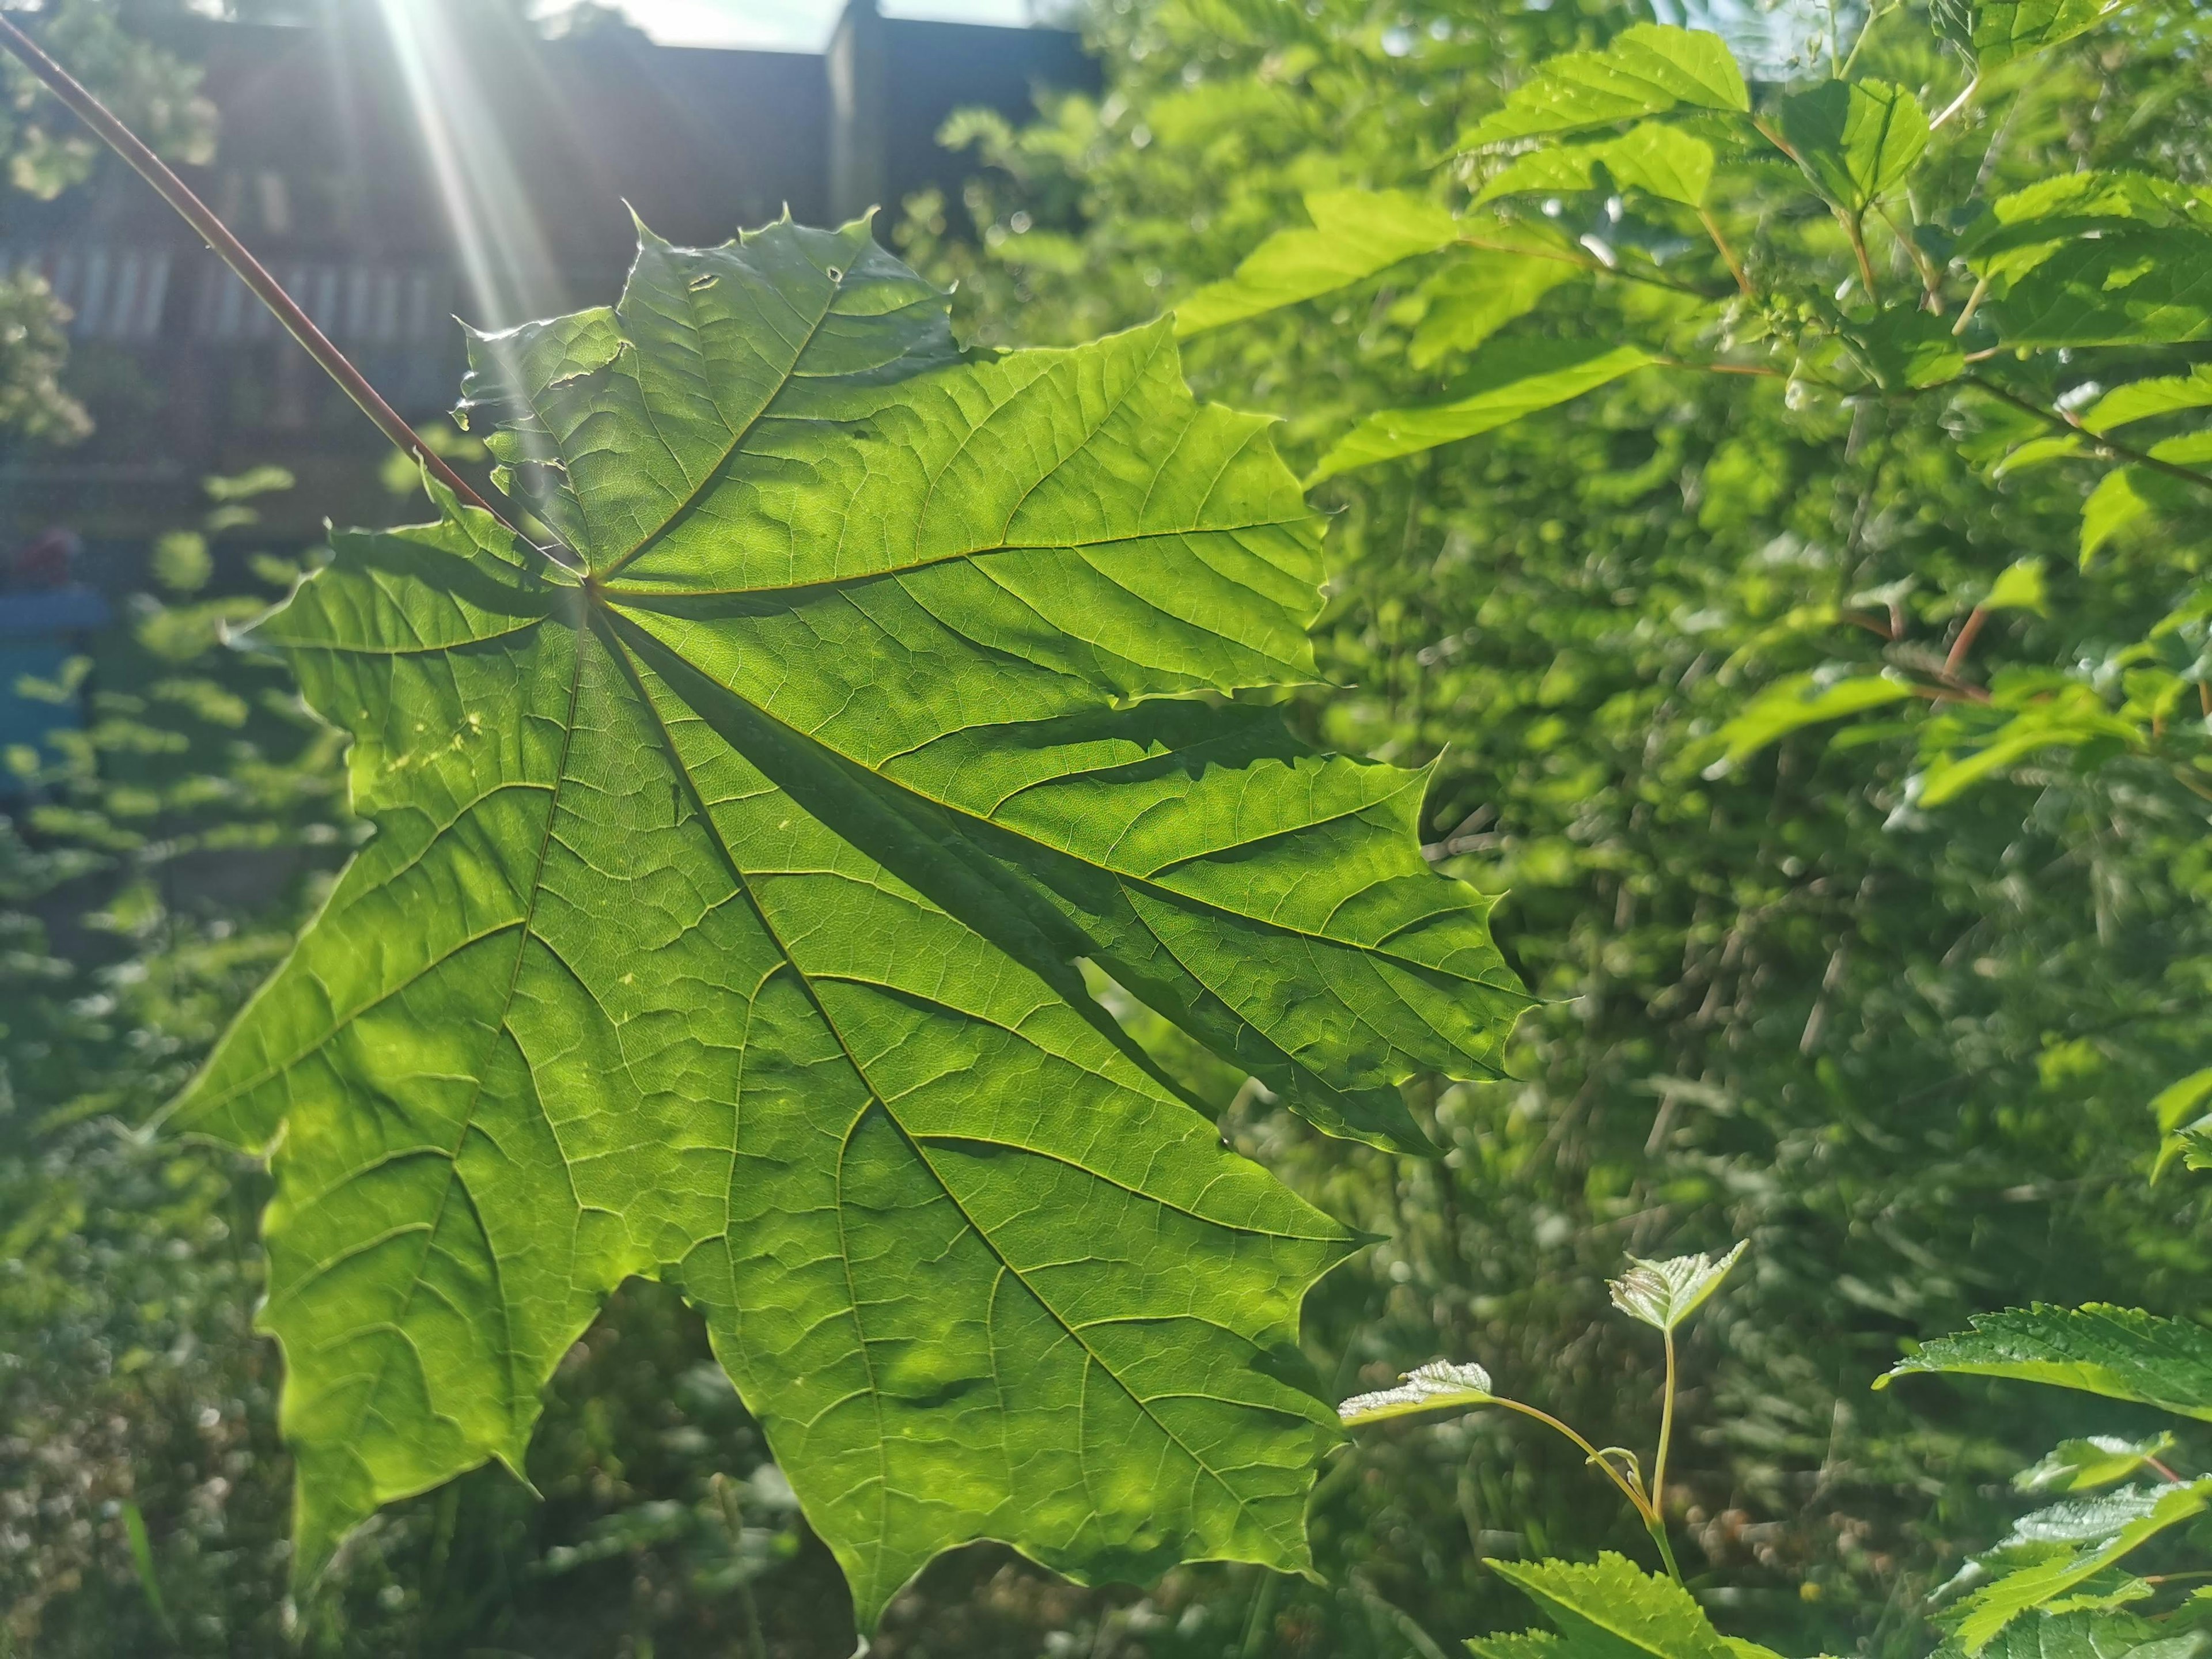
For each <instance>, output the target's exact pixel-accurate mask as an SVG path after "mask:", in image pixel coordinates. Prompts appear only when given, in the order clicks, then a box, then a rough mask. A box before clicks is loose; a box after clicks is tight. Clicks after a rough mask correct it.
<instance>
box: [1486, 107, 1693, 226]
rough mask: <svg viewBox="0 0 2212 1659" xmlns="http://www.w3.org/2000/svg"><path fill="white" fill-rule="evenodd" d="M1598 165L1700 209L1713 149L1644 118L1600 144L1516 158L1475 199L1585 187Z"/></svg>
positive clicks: (1630, 184) (1624, 183) (1634, 185)
mask: <svg viewBox="0 0 2212 1659" xmlns="http://www.w3.org/2000/svg"><path fill="white" fill-rule="evenodd" d="M1599 167H1603V168H1604V169H1605V170H1606V172H1607V173H1610V174H1611V175H1612V178H1613V182H1614V183H1615V184H1617V185H1620V186H1621V187H1622V188H1624V189H1627V190H1640V191H1644V193H1645V194H1646V195H1650V196H1656V197H1659V198H1660V199H1661V200H1662V201H1668V202H1680V203H1681V204H1683V205H1684V206H1686V207H1702V206H1703V205H1704V204H1705V194H1706V192H1707V191H1710V190H1711V188H1712V182H1713V147H1712V146H1711V144H1709V143H1705V140H1704V139H1702V138H1696V137H1692V136H1691V135H1690V134H1688V133H1686V132H1684V131H1680V129H1678V128H1675V127H1671V126H1668V125H1665V124H1664V123H1662V122H1658V121H1646V122H1644V123H1643V124H1642V125H1638V126H1636V127H1633V128H1631V129H1630V130H1629V131H1626V132H1625V133H1623V134H1622V135H1621V136H1620V137H1618V138H1611V139H1607V140H1605V141H1604V142H1602V143H1593V144H1554V145H1548V146H1547V147H1546V148H1544V149H1535V150H1531V151H1529V153H1528V155H1521V156H1516V157H1515V158H1514V160H1513V161H1510V162H1509V163H1508V164H1507V165H1506V166H1505V167H1504V168H1503V169H1502V170H1501V171H1500V172H1499V173H1498V174H1497V175H1496V176H1495V177H1493V178H1492V179H1490V181H1489V182H1488V183H1486V184H1485V185H1483V187H1482V189H1481V191H1480V193H1479V194H1477V196H1476V197H1475V198H1474V199H1475V200H1476V202H1477V203H1483V202H1490V201H1494V200H1496V199H1497V198H1498V197H1501V196H1514V195H1522V194H1526V193H1528V192H1530V191H1580V190H1589V189H1592V188H1594V187H1595V180H1596V175H1597V169H1598V168H1599Z"/></svg>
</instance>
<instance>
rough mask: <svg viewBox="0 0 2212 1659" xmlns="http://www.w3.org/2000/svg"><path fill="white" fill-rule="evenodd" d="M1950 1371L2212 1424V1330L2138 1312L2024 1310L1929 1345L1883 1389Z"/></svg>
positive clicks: (2097, 1307)
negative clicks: (2137, 1406) (2006, 1379)
mask: <svg viewBox="0 0 2212 1659" xmlns="http://www.w3.org/2000/svg"><path fill="white" fill-rule="evenodd" d="M1920 1371H1942V1372H1949V1373H1953V1374H1956V1375H1960V1376H2004V1377H2011V1378H2013V1379H2015V1380H2016V1381H2018V1382H2022V1383H2050V1384H2051V1386H2053V1387H2054V1388H2061V1389H2080V1390H2081V1391H2082V1392H2083V1393H2085V1394H2096V1395H2104V1396H2106V1398H2107V1399H2112V1400H2132V1401H2137V1402H2139V1403H2141V1404H2142V1405H2146V1406H2156V1407H2160V1409H2161V1410H2164V1411H2169V1412H2172V1413H2176V1414H2178V1415H2179V1416H2182V1417H2194V1418H2198V1419H2202V1420H2203V1421H2205V1422H2208V1423H2212V1331H2207V1330H2206V1329H2205V1328H2203V1326H2201V1325H2197V1324H2193V1323H2191V1322H2189V1321H2186V1320H2180V1319H2158V1318H2154V1317H2153V1316H2151V1315H2149V1314H2147V1313H2140V1312H2138V1311H2136V1310H2134V1309H2132V1308H2115V1307H2112V1306H2110V1305H2109V1304H2104V1303H2091V1304H2088V1305H2087V1306H2086V1307H2081V1308H2046V1307H2041V1306H2037V1307H2033V1308H2016V1309H2012V1310H2008V1311H2007V1312H2004V1313H1996V1314H1983V1315H1980V1316H1978V1317H1977V1318H1976V1319H1975V1320H1974V1321H1973V1328H1972V1330H1969V1331H1966V1332H1963V1333H1961V1334H1959V1335H1957V1336H1944V1337H1938V1338H1936V1340H1934V1341H1932V1342H1929V1343H1925V1344H1923V1346H1922V1347H1921V1349H1920V1351H1919V1352H1917V1353H1916V1354H1914V1355H1912V1357H1911V1358H1909V1359H1904V1360H1900V1361H1899V1363H1898V1364H1896V1365H1894V1366H1893V1367H1892V1368H1891V1369H1890V1370H1889V1372H1888V1374H1887V1376H1882V1377H1881V1378H1879V1379H1877V1380H1876V1381H1875V1387H1876V1388H1877V1389H1881V1388H1887V1386H1888V1385H1889V1384H1890V1383H1891V1382H1892V1381H1893V1380H1894V1379H1896V1378H1898V1377H1900V1376H1910V1375H1911V1374H1913V1373H1915V1372H1920Z"/></svg>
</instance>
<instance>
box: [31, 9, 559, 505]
mask: <svg viewBox="0 0 2212 1659" xmlns="http://www.w3.org/2000/svg"><path fill="white" fill-rule="evenodd" d="M0 46H4V47H6V48H7V50H8V51H9V52H12V53H14V54H15V57H16V58H19V59H21V62H22V64H23V65H24V67H26V68H27V69H28V70H30V71H31V73H32V74H33V75H35V76H38V77H39V79H40V81H42V82H45V83H46V87H47V88H48V90H50V91H51V92H52V94H54V96H55V97H57V98H58V99H60V100H62V102H63V103H64V104H66V105H68V106H69V107H70V110H71V111H72V112H74V113H75V114H76V118H78V119H79V120H81V121H82V122H83V123H84V124H85V125H87V126H88V127H90V128H91V129H92V131H94V134H95V135H97V136H98V137H99V138H100V141H101V142H102V143H105V144H106V146H107V147H108V148H109V149H112V150H113V151H114V152H115V153H116V154H117V155H120V156H121V157H122V158H123V159H124V160H125V161H128V162H129V163H130V164H131V167H133V168H134V169H135V170H136V171H137V173H138V174H139V176H140V177H141V178H143V179H145V180H146V182H147V183H148V184H149V185H153V186H154V188H155V190H156V191H160V192H161V197H162V199H164V200H165V201H167V203H168V204H169V205H170V206H171V207H173V208H174V209H176V210H177V211H178V212H179V214H180V215H182V216H184V219H185V222H186V223H187V224H189V225H191V228H193V229H194V230H196V231H197V232H198V233H199V234H200V236H201V238H202V239H203V240H205V242H206V243H207V245H208V246H210V248H213V249H214V250H215V252H216V255H217V257H219V258H221V259H222V262H223V263H224V264H227V265H228V266H229V267H230V268H231V269H232V270H234V271H235V272H237V273H238V278H239V280H240V282H242V283H245V284H246V287H247V288H248V289H252V293H253V295H254V297H255V298H257V299H258V300H259V301H261V303H262V304H264V305H265V306H267V307H269V309H270V311H271V312H273V313H275V314H276V320H277V321H278V322H280V323H282V324H283V325H284V327H285V330H286V331H287V332H289V334H290V335H291V336H292V337H293V338H294V339H295V340H297V341H298V342H299V343H301V345H302V346H303V347H305V348H306V349H307V355H308V356H311V357H313V359H314V360H315V362H317V364H319V366H320V367H321V368H322V370H323V372H324V373H325V374H328V375H329V376H330V377H331V379H332V380H336V381H337V383H338V385H339V386H341V387H343V389H344V392H345V394H346V396H347V397H349V398H352V399H353V401H354V404H355V405H356V407H357V408H359V409H360V410H361V411H362V414H364V415H366V416H368V418H369V419H370V420H371V421H373V422H375V424H376V429H377V430H378V431H380V432H381V433H382V434H383V435H385V436H386V438H388V439H390V440H391V441H392V443H393V445H394V446H396V447H398V449H399V450H400V451H401V452H402V453H404V454H409V455H412V456H414V457H415V458H416V460H418V461H419V462H421V463H422V465H423V466H424V467H425V468H426V469H428V471H429V473H430V475H431V476H432V477H435V478H436V479H437V480H438V482H439V483H442V484H444V485H445V486H446V488H447V489H450V490H452V491H453V494H454V495H456V496H457V497H459V499H460V500H461V501H464V502H465V503H466V504H467V505H469V506H471V507H477V508H478V509H479V510H481V511H483V512H485V513H490V514H491V516H492V517H493V518H494V519H496V520H499V522H500V524H501V526H503V527H505V528H506V530H507V532H508V533H509V534H510V535H513V536H515V537H516V538H517V539H518V540H519V539H521V537H520V532H517V531H516V530H515V529H514V526H512V525H509V524H507V520H505V519H504V518H502V517H501V515H500V513H499V512H498V511H497V510H496V509H495V508H494V507H492V505H491V503H490V502H489V501H485V500H484V498H483V496H481V495H478V494H477V492H476V491H475V490H474V489H471V487H470V486H469V483H468V481H467V480H466V479H465V478H463V477H461V475H460V474H459V473H458V472H456V471H453V468H452V467H450V466H448V465H447V464H446V463H445V461H444V460H443V459H441V457H439V456H438V455H436V454H434V453H432V452H431V450H430V447H429V446H428V444H426V443H424V442H423V441H422V439H421V437H419V436H418V435H416V431H415V428H412V427H410V426H409V425H408V424H407V422H405V421H404V420H402V419H401V418H400V417H399V412H398V410H395V409H393V408H392V405H391V404H388V403H386V401H385V400H384V398H383V396H382V395H381V394H380V392H378V391H377V389H376V388H375V387H374V386H371V385H370V384H369V383H368V377H367V376H365V375H364V374H362V372H361V371H360V370H359V369H357V368H355V367H354V366H353V364H352V362H350V361H349V360H348V358H347V357H346V355H345V354H344V353H343V352H342V351H340V350H339V349H337V346H335V345H333V344H331V341H330V338H329V337H328V336H326V335H325V334H324V332H323V331H322V330H321V329H319V328H318V327H316V326H315V321H314V319H313V318H312V317H310V316H308V315H307V313H306V312H304V311H302V310H301V308H300V306H299V302H298V301H295V300H294V299H293V298H292V296H291V295H289V294H287V293H286V292H285V291H284V289H283V284H281V283H278V282H277V280H276V278H275V277H274V276H270V274H269V272H268V270H266V269H265V268H264V266H263V265H262V264H261V262H260V261H259V260H258V259H257V258H254V257H253V255H252V253H250V252H247V251H246V245H245V244H244V243H243V242H241V241H240V240H238V238H237V237H236V236H234V235H233V234H231V231H230V228H229V227H228V225H226V224H224V223H223V222H222V220H221V219H219V218H217V217H216V215H215V213H214V212H213V210H210V208H209V207H208V205H207V204H206V203H204V202H203V201H201V200H200V198H199V197H197V196H196V195H194V194H193V193H192V191H191V188H190V187H189V186H188V185H186V184H185V181H184V180H183V179H179V178H178V177H177V175H176V174H175V173H173V172H172V171H171V170H170V168H169V166H168V164H167V162H165V161H162V160H161V157H160V156H158V155H155V154H154V152H153V151H152V150H151V149H149V148H148V147H147V145H146V143H145V142H144V141H143V139H141V138H140V137H138V135H137V133H135V132H133V131H131V129H130V128H129V127H127V126H125V125H124V124H123V122H122V120H121V119H120V118H118V117H117V116H116V114H115V113H114V112H112V110H110V109H109V108H108V107H107V106H106V105H105V104H103V103H101V102H100V100H99V99H97V98H95V97H94V96H93V95H92V94H91V93H90V92H89V91H88V90H87V89H86V88H85V87H84V86H83V85H82V83H81V82H78V81H77V79H76V77H75V76H72V75H70V72H69V71H68V70H65V69H64V68H63V67H62V66H61V65H60V64H58V63H56V62H55V61H54V60H53V59H52V58H49V57H48V56H46V52H44V51H43V50H42V49H41V48H40V46H39V44H38V43H37V42H36V41H34V40H32V39H31V37H30V36H29V35H27V34H26V33H23V31H22V30H21V29H19V28H17V27H15V25H14V24H13V23H11V22H9V21H8V20H7V18H6V17H4V16H0Z"/></svg>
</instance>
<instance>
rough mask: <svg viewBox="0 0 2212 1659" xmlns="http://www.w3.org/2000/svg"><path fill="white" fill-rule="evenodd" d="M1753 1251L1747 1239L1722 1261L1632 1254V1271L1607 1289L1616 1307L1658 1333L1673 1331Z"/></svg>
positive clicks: (1609, 1283) (1630, 1262) (1709, 1258)
mask: <svg viewBox="0 0 2212 1659" xmlns="http://www.w3.org/2000/svg"><path fill="white" fill-rule="evenodd" d="M1750 1248H1751V1244H1750V1242H1749V1241H1748V1240H1747V1241H1745V1242H1744V1243H1741V1244H1738V1245H1737V1246H1736V1247H1735V1249H1732V1250H1730V1251H1729V1253H1728V1254H1727V1255H1724V1256H1723V1257H1721V1258H1720V1259H1719V1260H1718V1261H1715V1260H1714V1259H1713V1258H1712V1257H1711V1256H1709V1255H1705V1254H1704V1253H1703V1252H1700V1253H1699V1254H1698V1255H1678V1256H1671V1257H1669V1258H1668V1260H1666V1261H1644V1259H1643V1258H1642V1257H1640V1256H1633V1255H1632V1256H1631V1257H1629V1258H1628V1262H1629V1267H1628V1271H1627V1272H1626V1273H1623V1274H1622V1275H1621V1276H1620V1278H1618V1279H1607V1281H1606V1289H1607V1291H1610V1292H1611V1293H1612V1295H1613V1306H1614V1307H1616V1308H1618V1309H1620V1311H1621V1312H1623V1313H1625V1314H1626V1315H1627V1316H1629V1317H1630V1318H1631V1319H1639V1320H1642V1321H1643V1322H1644V1323H1645V1324H1647V1325H1649V1326H1651V1327H1652V1328H1654V1329H1656V1330H1662V1331H1671V1330H1673V1329H1674V1328H1675V1327H1676V1326H1678V1325H1680V1323H1681V1322H1683V1321H1684V1320H1686V1319H1687V1318H1688V1317H1689V1316H1691V1315H1692V1314H1693V1313H1695V1312H1697V1310H1699V1308H1702V1307H1703V1306H1705V1303H1706V1301H1707V1299H1708V1298H1710V1297H1711V1295H1712V1293H1713V1292H1714V1291H1717V1290H1718V1289H1720V1287H1721V1281H1722V1280H1723V1279H1726V1278H1727V1277H1728V1276H1729V1269H1730V1268H1732V1267H1735V1264H1736V1263H1737V1262H1739V1261H1741V1260H1742V1259H1743V1253H1744V1252H1745V1251H1746V1250H1747V1249H1750Z"/></svg>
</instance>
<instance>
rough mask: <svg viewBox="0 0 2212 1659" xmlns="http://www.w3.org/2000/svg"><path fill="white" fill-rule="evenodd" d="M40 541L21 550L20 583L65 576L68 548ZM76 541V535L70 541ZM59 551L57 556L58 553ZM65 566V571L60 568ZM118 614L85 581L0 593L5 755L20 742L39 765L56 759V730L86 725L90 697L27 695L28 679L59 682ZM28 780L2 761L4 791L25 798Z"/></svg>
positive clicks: (0, 714)
mask: <svg viewBox="0 0 2212 1659" xmlns="http://www.w3.org/2000/svg"><path fill="white" fill-rule="evenodd" d="M70 539H71V540H74V538H70ZM51 541H52V538H51V537H42V538H40V542H38V543H33V544H32V547H31V548H29V549H27V550H25V553H26V554H27V555H28V556H25V555H23V554H19V555H18V556H17V558H16V573H17V575H18V578H19V580H20V579H21V578H22V577H24V576H30V577H32V579H33V580H36V579H37V578H38V577H39V576H41V575H45V576H48V577H49V579H51V576H52V574H62V573H65V572H66V569H67V557H68V552H69V550H68V549H66V548H64V549H52V548H51V547H50V546H47V545H42V544H48V543H50V542H51ZM56 552H58V553H59V557H58V558H56V557H54V556H53V555H54V554H55V553H56ZM42 555H43V556H42ZM57 564H58V565H60V567H61V570H60V572H57V571H55V569H54V567H55V565H57ZM111 617H112V611H110V610H109V608H108V604H107V601H106V599H103V598H102V597H101V596H100V593H99V592H97V591H96V590H95V589H93V588H90V587H88V586H85V585H84V584H83V583H82V582H73V581H69V580H67V579H66V576H65V574H64V580H63V581H61V582H60V583H58V584H56V585H52V586H35V587H19V588H16V589H15V590H13V591H10V592H0V757H4V756H5V754H6V751H7V750H9V749H11V748H14V747H15V746H17V745H21V746H24V747H27V748H29V749H32V750H35V751H36V752H37V754H38V757H39V758H40V762H41V763H46V762H51V761H52V760H54V759H56V758H58V750H57V749H56V747H55V745H54V743H53V738H54V736H55V734H56V733H58V732H75V731H77V730H80V729H81V728H82V726H83V725H84V699H83V696H82V693H81V692H79V691H78V690H75V689H71V690H69V691H68V692H67V693H66V695H64V696H60V697H58V698H57V697H56V696H52V695H46V696H40V695H37V694H36V693H27V692H26V690H24V688H23V682H24V681H25V680H26V679H31V680H38V681H42V682H44V683H45V684H47V685H52V686H56V687H58V686H60V685H61V684H63V672H64V669H65V668H66V667H67V665H68V664H69V661H70V659H71V658H72V657H77V656H82V655H83V654H84V653H85V647H86V645H87V643H88V641H87V638H86V636H87V635H90V634H92V633H93V632H94V631H95V630H96V629H101V628H105V627H106V625H107V623H108V622H109V620H110V618H111ZM26 787H27V781H26V780H25V779H23V778H22V777H21V776H20V775H17V773H16V772H15V769H14V768H13V767H9V766H5V765H0V796H12V797H21V794H22V793H24V790H25V788H26Z"/></svg>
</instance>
